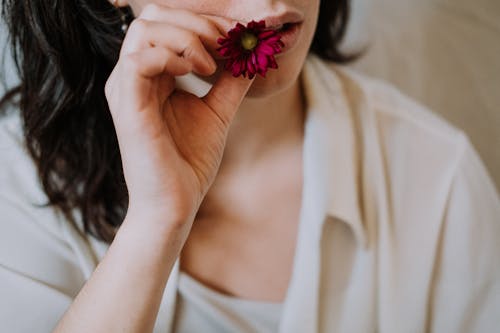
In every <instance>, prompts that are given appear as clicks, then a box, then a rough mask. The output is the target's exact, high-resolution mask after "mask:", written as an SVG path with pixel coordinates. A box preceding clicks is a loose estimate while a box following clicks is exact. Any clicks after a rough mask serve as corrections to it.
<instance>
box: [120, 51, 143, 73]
mask: <svg viewBox="0 0 500 333" xmlns="http://www.w3.org/2000/svg"><path fill="white" fill-rule="evenodd" d="M122 67H123V69H124V70H125V71H127V72H137V71H138V69H139V61H138V58H137V54H135V53H130V54H127V55H125V56H123V59H122Z"/></svg>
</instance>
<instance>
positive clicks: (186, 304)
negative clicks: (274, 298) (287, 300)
mask: <svg viewBox="0 0 500 333" xmlns="http://www.w3.org/2000/svg"><path fill="white" fill-rule="evenodd" d="M282 307H283V306H282V303H281V302H268V301H255V300H249V299H245V298H239V297H234V296H230V295H226V294H223V293H220V292H219V291H217V290H214V289H212V288H210V287H208V286H206V285H204V284H203V283H201V282H199V281H198V280H196V279H195V278H193V277H191V276H190V275H189V274H187V273H185V272H182V271H180V272H179V280H178V283H177V296H176V305H175V315H174V321H173V330H174V332H177V333H193V332H203V333H234V332H244V333H273V332H276V331H277V330H278V326H279V323H280V319H281V312H282Z"/></svg>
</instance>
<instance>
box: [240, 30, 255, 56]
mask: <svg viewBox="0 0 500 333" xmlns="http://www.w3.org/2000/svg"><path fill="white" fill-rule="evenodd" d="M257 42H258V39H257V37H256V36H255V35H254V34H251V33H248V32H245V33H243V36H241V45H242V46H243V48H244V49H245V50H249V51H251V50H253V49H254V47H256V46H257Z"/></svg>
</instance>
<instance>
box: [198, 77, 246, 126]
mask: <svg viewBox="0 0 500 333" xmlns="http://www.w3.org/2000/svg"><path fill="white" fill-rule="evenodd" d="M254 80H255V77H254V78H253V79H249V78H248V77H243V76H239V77H234V76H233V75H232V73H231V72H230V71H227V70H223V71H222V73H221V74H220V76H219V78H218V79H217V81H215V83H214V85H213V86H212V88H211V89H210V91H209V92H208V93H207V94H206V95H205V96H204V97H203V98H202V100H203V101H204V102H205V103H206V104H207V105H208V106H209V107H210V108H211V109H212V110H213V111H214V112H216V113H217V114H218V115H219V117H220V118H221V119H222V120H223V121H224V122H225V123H226V124H229V123H230V122H231V121H232V119H233V117H234V114H235V113H236V111H238V108H239V107H240V104H241V102H242V101H243V98H244V97H245V95H246V94H247V92H248V89H249V88H250V86H251V85H252V83H253V81H254Z"/></svg>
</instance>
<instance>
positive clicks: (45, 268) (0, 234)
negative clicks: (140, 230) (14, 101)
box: [0, 119, 85, 333]
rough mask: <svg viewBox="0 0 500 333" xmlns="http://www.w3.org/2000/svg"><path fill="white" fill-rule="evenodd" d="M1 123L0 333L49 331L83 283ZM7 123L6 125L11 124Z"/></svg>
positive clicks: (15, 139)
mask: <svg viewBox="0 0 500 333" xmlns="http://www.w3.org/2000/svg"><path fill="white" fill-rule="evenodd" d="M6 124H7V122H6V119H2V122H1V124H0V332H8V333H17V332H19V333H28V332H41V333H43V332H52V330H53V328H54V327H55V326H56V323H57V322H58V321H59V319H60V317H61V316H62V315H63V313H64V311H65V310H66V309H67V308H68V307H69V305H70V304H71V302H72V300H73V299H74V297H75V296H76V295H77V293H78V291H79V290H80V289H81V287H82V286H83V284H84V283H85V281H84V274H82V270H81V263H80V262H79V259H78V256H77V255H75V250H74V249H75V248H74V247H72V246H70V244H69V243H68V241H67V238H68V237H66V236H65V235H64V233H63V232H62V231H63V220H62V219H60V218H58V216H57V215H56V214H55V211H54V210H53V209H52V208H50V207H37V206H36V205H34V203H37V204H40V203H43V200H41V198H42V193H40V189H39V188H38V187H37V186H38V183H37V181H36V172H35V171H34V169H33V165H32V163H30V160H29V159H28V157H27V155H26V153H25V151H23V149H22V146H21V144H20V143H21V142H20V139H21V138H20V137H19V136H17V135H14V132H12V131H11V130H12V129H13V128H14V127H9V126H6ZM9 124H10V123H9Z"/></svg>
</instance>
